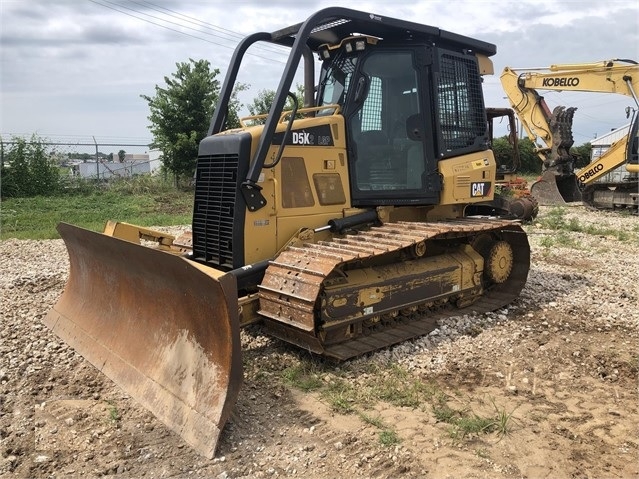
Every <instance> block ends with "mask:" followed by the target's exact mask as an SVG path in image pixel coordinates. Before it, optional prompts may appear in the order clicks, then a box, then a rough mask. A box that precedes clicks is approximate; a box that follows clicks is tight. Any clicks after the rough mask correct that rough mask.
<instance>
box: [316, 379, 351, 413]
mask: <svg viewBox="0 0 639 479" xmlns="http://www.w3.org/2000/svg"><path fill="white" fill-rule="evenodd" d="M321 397H322V399H324V400H325V401H326V402H327V403H328V405H329V407H330V408H331V409H332V410H333V411H335V412H337V413H340V414H351V413H353V412H354V411H355V407H354V404H355V403H356V402H357V399H358V398H357V391H356V390H355V388H354V387H353V386H351V385H350V384H349V383H348V382H346V381H344V380H342V379H337V380H335V381H333V382H331V383H330V384H329V385H328V386H327V387H326V388H325V389H324V390H322V392H321Z"/></svg>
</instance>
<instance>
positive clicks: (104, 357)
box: [44, 223, 242, 458]
mask: <svg viewBox="0 0 639 479" xmlns="http://www.w3.org/2000/svg"><path fill="white" fill-rule="evenodd" d="M58 231H59V233H60V235H61V236H62V238H63V239H64V242H65V243H66V246H67V250H68V252H69V262H70V271H69V281H68V283H67V285H66V287H65V290H64V293H63V294H62V296H61V298H60V300H59V301H58V303H57V304H56V305H55V306H54V308H53V309H52V310H51V311H50V312H49V313H48V314H47V316H46V317H45V319H44V322H45V323H46V324H47V326H49V327H50V328H51V329H52V330H53V331H54V332H55V333H56V334H57V335H58V336H60V338H61V339H62V340H64V341H65V342H66V343H67V344H69V345H70V346H71V347H73V348H74V349H75V350H76V351H78V352H79V353H80V354H81V355H82V356H84V357H85V358H86V359H87V360H88V361H89V362H91V363H92V364H93V365H94V366H95V367H97V368H98V369H99V370H100V371H102V372H103V373H104V374H106V375H107V376H108V377H109V378H111V379H112V380H113V381H114V382H115V383H116V384H117V385H118V386H120V387H121V388H122V389H123V390H124V391H126V392H127V393H128V394H129V395H131V396H132V397H133V398H134V399H135V400H137V401H138V402H139V403H140V404H142V405H143V406H144V407H146V408H147V409H149V410H150V411H151V412H152V413H153V414H154V415H155V416H156V417H157V418H158V419H160V420H161V421H162V422H164V423H165V424H166V425H167V426H168V427H169V428H170V429H172V430H173V431H175V432H176V433H177V434H179V435H180V436H182V438H183V439H184V440H185V441H186V442H187V443H188V444H190V445H191V446H192V447H193V448H194V449H195V450H197V451H198V452H199V453H201V454H202V455H204V456H206V457H208V458H212V457H213V456H214V454H215V447H216V444H217V441H218V437H219V435H220V432H221V430H222V428H223V427H224V424H225V422H226V420H227V419H228V417H229V415H230V413H231V410H232V408H233V406H234V404H235V402H236V399H237V395H238V393H239V389H240V386H241V382H242V360H241V349H240V332H239V322H238V310H237V291H236V287H235V278H234V277H233V276H231V275H228V274H223V273H221V272H217V271H216V270H213V269H210V268H205V267H201V266H197V265H195V264H194V263H191V262H190V261H189V260H187V259H185V258H182V257H179V256H176V255H173V254H170V253H163V252H161V251H158V250H154V249H151V248H147V247H144V246H140V245H136V244H134V243H129V242H127V241H123V240H120V239H116V238H112V237H110V236H106V235H103V234H99V233H94V232H91V231H88V230H85V229H82V228H78V227H75V226H71V225H68V224H64V223H60V224H59V225H58ZM206 270H210V272H209V273H208V274H207V272H206Z"/></svg>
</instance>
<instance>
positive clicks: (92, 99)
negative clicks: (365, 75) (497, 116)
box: [0, 0, 639, 151]
mask: <svg viewBox="0 0 639 479" xmlns="http://www.w3.org/2000/svg"><path fill="white" fill-rule="evenodd" d="M334 5H341V6H345V5H344V4H343V2H334V1H333V2H327V1H300V0H296V1H290V0H271V1H256V0H250V1H249V0H240V1H234V0H226V1H218V0H206V1H204V0H199V1H192V0H185V1H178V0H149V1H145V0H128V1H124V0H68V1H64V0H0V18H1V20H0V21H1V24H0V60H1V64H0V65H1V66H0V95H1V97H0V133H1V134H2V137H3V139H5V140H6V139H8V138H9V137H10V136H12V135H18V136H29V135H31V134H32V133H37V134H38V135H40V136H42V137H45V138H48V139H51V140H54V141H87V140H89V141H91V137H92V136H95V137H96V139H97V140H98V142H121V143H149V142H150V141H151V139H152V137H151V134H150V132H149V130H148V126H149V121H148V119H147V117H148V115H149V110H148V105H147V103H146V102H145V101H144V100H143V99H142V98H140V95H141V94H145V95H151V96H152V95H153V94H154V87H155V85H156V84H157V85H161V86H163V85H164V77H165V76H169V75H170V74H171V73H172V72H174V71H175V64H176V63H177V62H184V61H188V59H189V58H193V59H201V58H204V59H207V60H209V61H210V62H211V64H212V66H213V67H214V68H219V70H220V72H221V73H220V76H219V78H220V80H222V79H223V77H224V74H225V73H226V68H227V64H228V61H229V59H230V56H231V54H232V53H233V49H234V48H235V46H236V44H237V42H238V41H239V40H240V39H241V38H242V37H244V36H245V35H247V34H250V33H252V32H256V31H272V30H276V29H279V28H282V27H285V26H288V25H291V24H294V23H297V22H300V21H303V20H305V19H306V18H307V17H308V16H309V15H310V14H311V13H313V12H314V11H316V10H318V9H320V8H324V7H329V6H334ZM348 6H349V7H350V8H355V9H359V10H364V11H367V12H372V13H376V14H380V15H383V16H392V17H396V18H401V19H407V20H411V21H414V22H419V23H425V24H429V25H432V26H436V27H439V28H443V29H446V30H450V31H454V32H456V33H460V34H463V35H467V36H472V37H476V38H479V39H481V40H485V41H488V42H491V43H495V44H496V45H497V55H495V56H494V57H493V62H494V65H495V73H496V74H495V76H493V77H490V78H488V79H487V80H486V82H485V95H486V105H487V106H508V102H507V100H505V99H504V94H503V92H502V90H501V85H500V83H499V73H500V72H501V70H502V69H503V67H504V66H506V65H508V66H511V67H540V66H547V65H551V64H555V63H577V62H590V61H599V60H606V59H612V58H626V59H633V60H637V61H639V1H638V0H623V1H615V0H608V1H595V0H592V1H567V0H551V1H546V0H536V1H528V0H519V1H516V2H511V1H507V0H502V1H455V0H443V1H439V0H419V1H411V2H403V1H401V0H398V1H394V2H391V1H381V0H373V1H358V0H353V1H351V2H349V3H348ZM249 51H250V52H251V53H252V55H251V56H249V57H248V59H249V60H250V61H249V62H248V64H247V67H248V69H247V70H246V72H245V74H243V75H242V76H241V77H240V80H241V81H243V82H245V83H248V84H250V85H251V90H250V91H249V93H248V94H246V95H245V96H244V97H243V100H244V102H245V103H250V101H251V100H252V98H254V97H255V96H256V95H257V93H258V92H259V90H262V89H265V88H271V89H274V88H275V87H276V86H277V84H278V81H279V74H280V72H281V70H282V68H283V66H284V62H285V61H286V56H285V54H284V53H282V52H281V51H277V50H274V49H273V48H272V47H270V46H264V47H260V48H256V47H253V48H252V49H251V50H249ZM245 63H246V62H245ZM544 96H545V98H546V101H547V102H548V104H549V105H550V107H551V108H552V107H554V106H556V105H566V106H576V107H578V110H577V112H576V114H575V120H574V129H573V130H574V136H575V143H576V144H577V145H579V144H583V143H585V142H587V141H590V140H591V139H593V138H594V137H595V136H597V135H599V136H600V135H602V134H604V133H606V132H607V131H610V130H611V129H612V128H616V127H619V126H622V125H624V124H625V123H626V122H627V120H626V118H625V115H624V109H625V107H626V106H630V105H632V104H633V103H632V100H630V99H629V98H625V97H623V96H618V95H592V94H587V93H574V92H573V93H570V92H562V93H557V92H545V93H544ZM127 151H129V150H127Z"/></svg>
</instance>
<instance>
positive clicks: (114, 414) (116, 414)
mask: <svg viewBox="0 0 639 479" xmlns="http://www.w3.org/2000/svg"><path fill="white" fill-rule="evenodd" d="M107 403H108V404H109V420H110V421H111V422H114V423H119V422H120V419H122V417H121V416H120V411H118V408H117V406H116V405H115V403H114V402H113V401H107Z"/></svg>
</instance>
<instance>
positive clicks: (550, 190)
mask: <svg viewBox="0 0 639 479" xmlns="http://www.w3.org/2000/svg"><path fill="white" fill-rule="evenodd" d="M530 193H531V194H532V195H533V196H534V197H535V198H536V199H537V202H538V203H539V204H540V205H543V206H561V205H565V204H567V203H574V202H577V201H581V191H580V190H579V185H578V183H577V176H575V175H574V174H571V175H561V174H559V173H558V172H557V171H555V170H551V169H548V170H546V171H545V172H544V174H543V175H542V176H541V178H540V179H539V180H537V181H535V182H534V183H533V184H532V186H531V187H530Z"/></svg>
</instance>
